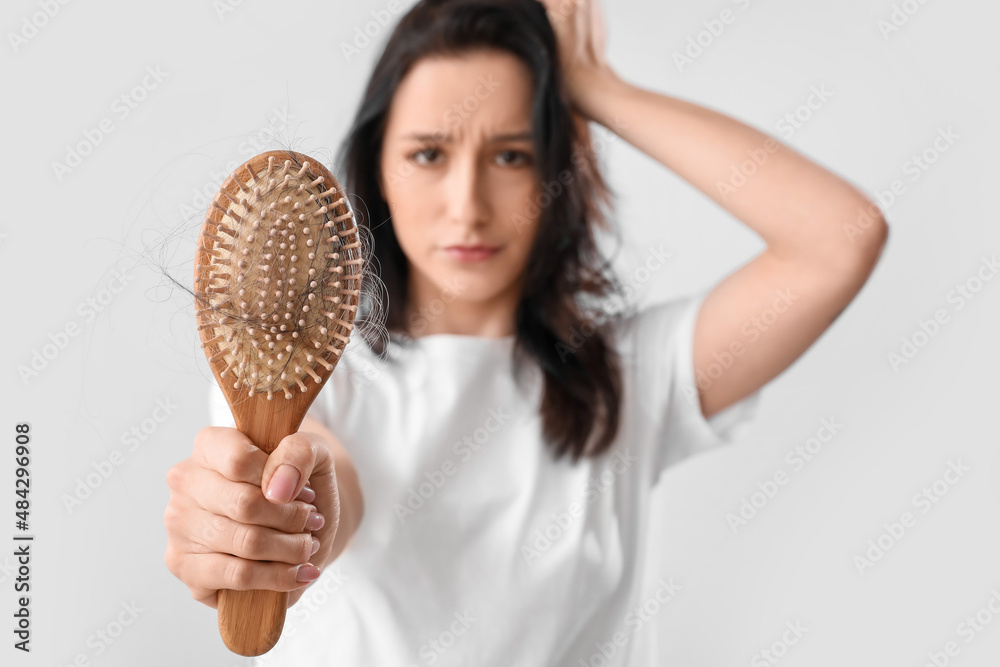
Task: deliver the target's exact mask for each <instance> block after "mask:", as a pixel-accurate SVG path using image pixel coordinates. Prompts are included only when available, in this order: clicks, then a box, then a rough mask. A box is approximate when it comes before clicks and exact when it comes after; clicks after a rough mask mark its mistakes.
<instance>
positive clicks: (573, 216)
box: [337, 0, 622, 463]
mask: <svg viewBox="0 0 1000 667" xmlns="http://www.w3.org/2000/svg"><path fill="white" fill-rule="evenodd" d="M484 48H486V49H498V50H502V51H505V52H508V53H511V54H513V55H514V56H516V57H517V58H519V59H520V60H522V61H523V62H524V63H525V64H526V65H527V67H528V70H529V71H530V72H532V74H533V77H534V81H533V85H534V88H533V90H534V98H533V102H532V108H531V116H532V135H533V137H532V142H533V145H534V149H535V153H536V155H537V159H536V165H537V170H538V177H539V178H540V182H542V183H553V182H556V181H557V180H561V181H562V182H563V183H566V182H568V183H569V184H568V185H567V186H566V187H565V190H564V192H563V193H562V194H559V195H558V196H555V197H553V198H552V203H551V204H550V205H549V206H545V207H542V208H541V213H540V216H541V218H540V221H539V231H538V236H537V238H536V240H535V243H534V246H533V248H532V250H531V253H530V256H529V258H528V262H527V266H526V269H525V271H526V273H525V276H524V278H525V280H524V288H523V292H522V295H521V298H520V301H519V303H518V307H517V313H516V334H515V348H514V356H515V359H516V361H517V366H516V369H515V370H516V372H517V375H518V377H520V376H521V374H520V366H521V364H522V363H524V362H525V361H526V360H533V361H534V362H536V363H537V364H538V366H539V367H540V369H541V371H542V372H543V375H544V392H543V398H542V404H541V406H540V413H541V418H542V428H543V435H544V436H545V439H546V441H547V444H548V445H549V446H551V448H552V450H553V452H554V455H555V458H556V459H560V458H561V457H562V456H563V455H565V454H569V455H570V456H571V459H572V461H573V462H574V463H575V462H577V461H578V460H579V459H580V458H581V457H583V456H598V455H600V454H602V453H604V452H605V451H607V449H608V448H609V447H610V446H611V444H612V442H613V441H614V438H615V435H616V434H617V432H618V428H619V412H620V409H619V407H620V403H621V394H622V385H621V371H620V360H619V358H618V353H617V351H616V350H615V348H614V347H613V346H612V344H611V342H610V336H611V329H610V328H609V327H610V326H613V324H614V322H613V321H611V320H609V319H608V318H607V317H605V316H604V315H605V313H601V312H600V311H597V310H594V311H589V308H588V306H587V305H586V302H587V301H588V300H590V301H592V302H597V301H599V300H601V299H602V298H605V297H607V296H615V297H619V298H620V293H621V285H620V283H619V281H618V280H617V278H616V277H615V275H614V273H613V271H612V270H611V265H610V262H607V261H605V260H604V259H603V258H602V257H601V255H600V253H599V251H598V249H597V244H596V241H595V237H594V228H595V226H600V227H602V228H604V229H610V225H609V223H608V219H607V217H606V216H605V211H604V210H603V208H602V206H605V205H607V206H610V204H611V199H612V193H611V191H610V189H609V187H608V185H607V184H606V182H605V180H604V179H603V177H602V175H601V173H600V171H599V169H598V165H597V160H596V155H595V153H594V151H593V148H592V145H591V142H590V134H589V128H588V126H587V123H586V122H583V121H582V119H580V118H577V117H574V114H573V113H572V112H571V108H570V106H569V104H568V101H567V100H568V97H567V94H566V91H565V84H564V81H563V76H562V72H561V69H560V63H559V58H558V55H559V54H558V48H557V42H556V36H555V33H554V32H553V29H552V25H551V24H550V22H549V18H548V16H547V15H546V12H545V7H544V5H542V4H541V3H539V2H537V1H536V0H422V1H421V2H419V3H418V4H417V5H415V6H414V7H413V8H412V9H411V10H410V11H409V12H408V13H407V14H406V15H405V16H403V17H402V18H401V20H400V22H399V23H398V25H397V26H396V27H395V29H394V31H393V32H392V34H391V36H390V37H389V39H388V42H387V44H386V46H385V49H384V51H383V53H382V55H381V57H380V59H379V61H378V63H377V64H376V66H375V68H374V71H373V72H372V74H371V77H370V79H369V81H368V85H367V88H366V90H365V92H364V95H363V99H362V101H361V104H360V107H359V109H358V111H357V113H356V115H355V118H354V121H353V124H352V127H351V128H350V130H349V132H348V134H347V136H346V138H345V140H344V143H343V145H342V146H341V148H340V157H339V159H338V160H337V162H338V163H339V164H340V165H342V167H343V168H344V170H345V176H344V179H345V187H346V189H347V190H348V191H349V192H351V193H353V196H356V197H358V198H359V199H360V200H361V201H363V202H365V203H366V204H367V209H368V211H367V212H368V217H367V218H365V217H364V216H362V215H359V216H358V224H359V225H360V226H363V227H367V228H368V229H369V230H370V232H371V235H372V241H373V253H374V255H375V258H376V260H377V263H378V265H379V266H380V267H381V271H382V274H381V279H382V281H383V283H384V288H385V291H384V292H383V297H384V298H385V300H386V302H385V303H384V312H385V316H386V320H385V326H386V327H387V329H388V330H389V331H390V332H392V331H398V332H402V333H404V334H406V333H408V332H409V331H410V328H409V327H408V326H407V322H405V321H404V320H405V317H406V315H405V312H406V304H407V300H408V285H407V276H408V261H407V258H406V255H405V254H404V253H403V250H402V248H401V247H400V245H399V242H398V240H397V239H396V235H395V232H394V230H393V226H392V225H391V224H386V223H388V222H389V221H390V218H391V216H390V214H389V207H388V205H387V203H386V201H385V199H384V197H383V194H382V192H381V189H380V187H379V183H378V178H377V176H378V174H379V171H380V164H379V161H380V155H381V152H382V144H383V138H384V135H385V129H386V123H387V117H388V112H389V108H390V105H391V102H392V99H393V96H394V94H395V92H396V89H397V88H398V86H399V85H400V83H401V81H402V80H403V78H404V77H405V76H406V74H407V73H408V72H409V71H410V69H411V68H412V67H413V66H414V64H415V63H416V62H417V61H418V60H420V59H421V58H424V57H428V56H458V55H460V54H462V53H463V52H468V51H472V50H479V49H484ZM560 175H563V176H564V178H563V179H560ZM566 175H568V176H570V177H571V178H565V176H566ZM359 213H360V211H359ZM612 231H615V232H616V233H617V230H612ZM618 240H619V242H620V239H618ZM588 311H589V312H588ZM359 315H360V314H359ZM591 330H593V333H589V335H582V336H581V335H580V334H579V332H580V331H586V332H590V331H591ZM402 339H403V340H401V341H400V342H401V343H405V342H406V336H405V335H404V336H403V337H402ZM581 339H582V343H581V342H580V340H581ZM370 344H371V342H370ZM372 348H373V349H374V350H375V351H376V352H377V353H379V354H382V353H383V352H384V347H382V346H380V345H375V344H373V345H372Z"/></svg>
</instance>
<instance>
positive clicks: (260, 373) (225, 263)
mask: <svg viewBox="0 0 1000 667" xmlns="http://www.w3.org/2000/svg"><path fill="white" fill-rule="evenodd" d="M363 264H364V259H363V256H362V251H361V242H360V239H359V236H358V228H357V225H356V224H355V222H354V213H353V211H352V210H351V208H350V206H349V205H348V202H347V198H346V196H345V193H344V192H343V190H342V189H341V187H340V184H339V183H337V181H336V179H334V177H333V175H332V174H331V173H330V172H329V171H328V170H327V169H326V167H324V166H323V165H322V164H321V163H320V162H318V161H316V160H313V159H311V158H309V157H308V156H305V155H302V154H300V153H295V152H291V151H269V152H267V153H262V154H261V155H257V156H255V157H253V158H251V159H250V160H248V161H247V162H246V163H244V164H243V165H241V166H240V167H238V168H237V169H236V170H235V171H234V172H233V173H232V174H231V175H230V176H229V177H228V178H226V180H225V181H224V182H223V183H222V186H221V187H220V188H219V191H218V193H217V194H216V195H215V198H214V199H213V201H212V204H211V206H210V208H209V210H208V213H207V215H206V216H205V222H204V223H203V225H202V229H201V234H200V236H199V239H198V246H197V252H196V257H195V279H194V294H195V300H196V305H197V311H196V312H197V319H198V329H199V335H200V337H201V343H202V347H203V348H204V349H205V353H206V355H207V356H208V360H209V365H210V366H211V367H212V371H213V373H214V374H215V376H216V379H217V380H218V382H219V386H220V387H221V388H222V389H223V392H224V393H226V395H227V398H230V403H231V404H232V403H233V400H232V397H233V396H235V395H239V396H246V397H252V396H255V395H266V396H267V398H268V399H269V400H270V399H271V398H272V397H273V396H274V395H275V394H277V395H278V396H279V397H281V396H283V397H284V398H292V396H293V392H302V393H306V392H309V391H311V390H312V391H315V392H317V393H318V391H319V389H320V388H321V387H322V385H323V383H324V382H326V379H327V378H328V377H329V375H330V373H331V372H332V371H333V368H334V366H336V364H337V362H338V361H339V360H340V356H341V354H342V353H343V350H344V348H345V346H346V345H347V343H348V341H349V339H350V334H351V331H352V330H353V329H354V319H355V316H356V314H357V310H358V303H359V300H360V290H361V279H362V275H361V274H362V268H363Z"/></svg>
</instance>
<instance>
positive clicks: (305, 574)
mask: <svg viewBox="0 0 1000 667" xmlns="http://www.w3.org/2000/svg"><path fill="white" fill-rule="evenodd" d="M317 579H319V568H318V567H316V566H315V565H313V564H312V563H304V564H302V565H299V569H298V570H296V572H295V581H298V582H300V583H306V582H309V581H316V580H317Z"/></svg>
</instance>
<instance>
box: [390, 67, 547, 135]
mask: <svg viewBox="0 0 1000 667" xmlns="http://www.w3.org/2000/svg"><path fill="white" fill-rule="evenodd" d="M532 92H533V91H532V79H531V75H530V72H529V71H528V70H527V67H526V66H525V65H524V64H523V63H522V62H521V61H520V60H519V59H518V58H517V57H516V56H513V55H511V54H506V53H503V52H498V51H479V52H474V53H470V54H465V55H461V56H454V57H433V58H424V59H422V60H420V61H418V62H417V63H416V64H415V65H414V67H413V68H412V69H411V70H410V72H409V73H408V74H407V76H406V77H405V78H404V79H403V81H402V82H401V83H400V85H399V87H398V88H397V90H396V93H395V96H394V98H393V102H392V108H391V109H390V113H389V128H391V131H393V133H395V134H398V135H400V136H408V135H412V134H419V135H427V134H437V135H449V136H452V137H453V138H458V137H461V136H463V135H464V134H467V133H473V134H477V135H484V136H489V137H493V136H494V135H498V134H507V133H515V134H516V133H519V132H521V131H523V130H525V129H527V128H528V127H529V126H530V123H529V119H530V112H531V101H532Z"/></svg>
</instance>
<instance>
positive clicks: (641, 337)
mask: <svg viewBox="0 0 1000 667" xmlns="http://www.w3.org/2000/svg"><path fill="white" fill-rule="evenodd" d="M706 294H707V291H705V290H699V291H696V292H693V293H689V294H683V295H679V296H673V297H668V298H666V299H661V300H658V301H653V302H649V303H645V304H641V305H634V304H633V305H630V306H627V307H625V308H620V309H618V310H617V311H616V312H611V313H610V314H609V315H608V321H609V324H610V332H611V335H612V336H613V338H614V340H615V343H616V344H617V346H618V347H619V348H620V349H621V350H622V351H634V350H636V348H642V347H646V346H654V347H660V348H662V347H665V346H667V345H668V343H669V342H670V341H671V340H672V339H675V338H677V337H678V336H680V335H682V334H683V332H684V329H683V325H685V324H686V323H688V321H689V320H691V324H692V325H693V318H694V317H695V316H696V315H697V312H698V309H699V308H700V306H701V302H702V300H703V299H704V297H705V295H706Z"/></svg>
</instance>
